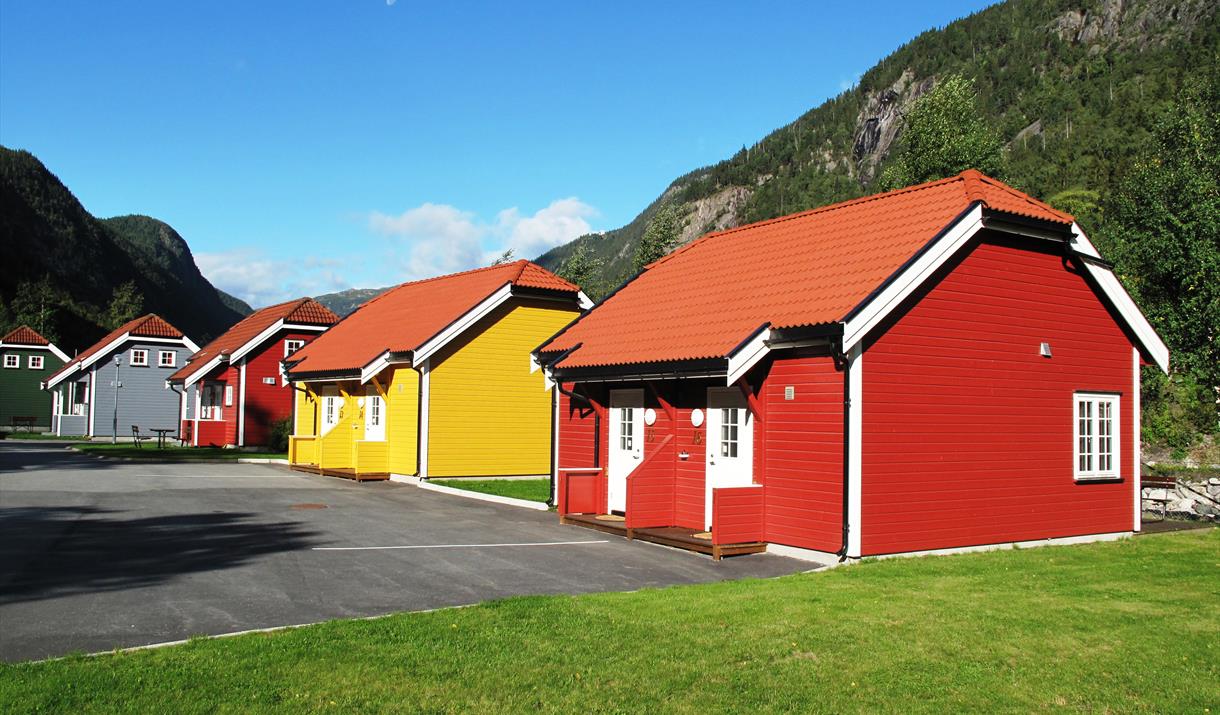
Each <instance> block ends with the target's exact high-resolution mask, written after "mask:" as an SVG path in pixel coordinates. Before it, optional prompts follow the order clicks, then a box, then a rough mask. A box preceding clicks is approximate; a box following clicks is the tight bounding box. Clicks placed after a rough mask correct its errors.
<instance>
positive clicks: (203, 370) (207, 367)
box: [182, 355, 225, 387]
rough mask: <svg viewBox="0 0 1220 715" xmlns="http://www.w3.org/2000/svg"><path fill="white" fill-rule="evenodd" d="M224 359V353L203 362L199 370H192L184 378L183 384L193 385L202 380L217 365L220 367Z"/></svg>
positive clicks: (185, 385)
mask: <svg viewBox="0 0 1220 715" xmlns="http://www.w3.org/2000/svg"><path fill="white" fill-rule="evenodd" d="M224 360H225V356H224V355H217V356H216V357H214V358H212V359H211V360H208V361H207V362H205V363H203V365H202V366H200V368H199V369H198V370H196V371H194V372H192V373H191V374H190V375H187V376H186V377H185V378H184V379H183V380H182V386H183V387H190V386H191V385H194V384H195V383H196V382H199V381H200V380H202V379H203V378H204V376H205V375H207V374H208V373H209V372H211V371H212V370H214V369H216V367H218V366H219V365H220V364H221V363H223V362H224Z"/></svg>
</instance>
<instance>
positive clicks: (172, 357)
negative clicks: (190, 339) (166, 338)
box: [157, 350, 178, 367]
mask: <svg viewBox="0 0 1220 715" xmlns="http://www.w3.org/2000/svg"><path fill="white" fill-rule="evenodd" d="M166 355H168V356H169V362H166V361H165V356H166ZM177 366H178V353H176V352H174V351H173V350H158V351H157V367H177Z"/></svg>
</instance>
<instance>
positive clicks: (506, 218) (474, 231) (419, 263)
mask: <svg viewBox="0 0 1220 715" xmlns="http://www.w3.org/2000/svg"><path fill="white" fill-rule="evenodd" d="M594 216H597V210H596V209H595V208H593V207H592V206H590V205H588V204H586V203H584V202H583V201H581V200H580V199H577V198H574V197H571V198H566V199H558V200H556V201H553V202H551V204H550V205H549V206H547V207H546V208H543V209H540V210H538V211H537V212H535V213H534V214H533V215H531V216H522V215H521V211H520V209H518V208H516V207H513V208H509V209H504V210H503V211H500V212H499V213H497V214H496V217H495V219H494V220H493V221H490V222H486V221H482V220H480V219H479V218H478V217H477V216H475V214H473V213H471V212H469V211H463V210H461V209H458V208H457V207H454V206H449V205H447V204H432V203H425V204H421V205H420V206H417V207H415V208H412V209H408V210H406V211H404V212H402V213H401V214H398V215H389V214H384V213H382V212H380V211H374V212H373V213H372V214H370V215H369V224H368V225H369V228H370V229H371V230H372V231H373V232H374V233H376V234H379V235H381V236H384V237H386V238H389V239H390V240H391V246H390V249H391V252H392V254H393V256H394V259H393V260H394V262H395V263H397V264H398V266H399V267H400V268H401V270H402V271H403V273H404V274H405V275H404V276H403V277H402V280H412V279H417V278H427V277H430V276H436V275H442V274H445V273H453V272H455V271H462V270H467V269H470V268H477V267H479V266H483V265H487V264H488V263H490V262H491V261H492V260H494V259H495V258H496V257H498V256H499V255H500V254H502V253H503V252H504V251H506V250H508V249H510V248H511V249H512V250H513V252H514V254H515V255H516V257H518V258H529V259H533V258H535V257H537V256H539V255H541V254H542V253H545V252H546V251H548V250H550V249H552V248H554V247H555V246H558V245H561V244H564V243H567V242H568V241H571V240H572V239H574V238H576V237H577V236H580V235H582V234H586V233H590V232H591V231H592V227H591V226H590V225H589V221H588V219H590V218H593V217H594Z"/></svg>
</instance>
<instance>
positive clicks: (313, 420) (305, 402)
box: [292, 383, 318, 435]
mask: <svg viewBox="0 0 1220 715" xmlns="http://www.w3.org/2000/svg"><path fill="white" fill-rule="evenodd" d="M292 391H293V393H294V394H295V395H296V409H295V410H294V411H293V417H294V419H295V421H294V423H293V425H292V433H293V434H295V435H311V434H317V424H318V403H317V401H316V400H314V399H312V398H311V397H310V396H309V394H308V393H307V392H306V391H305V386H304V385H303V384H301V383H293V385H292Z"/></svg>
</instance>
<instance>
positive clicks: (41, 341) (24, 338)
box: [0, 325, 51, 347]
mask: <svg viewBox="0 0 1220 715" xmlns="http://www.w3.org/2000/svg"><path fill="white" fill-rule="evenodd" d="M0 343H4V344H5V345H39V346H42V347H46V346H47V345H50V344H51V341H50V340H47V339H46V338H44V337H42V336H41V335H39V334H38V331H37V330H34V329H33V328H31V327H30V326H28V325H22V326H21V327H19V328H16V329H14V330H12V331H10V332H9V334H8V335H5V336H4V337H3V338H0Z"/></svg>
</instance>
